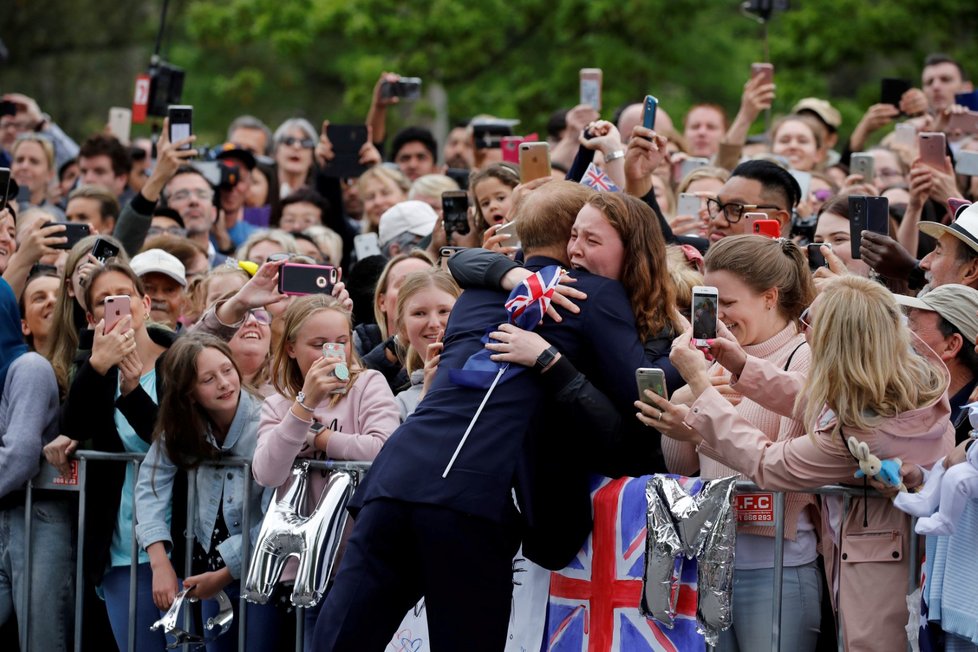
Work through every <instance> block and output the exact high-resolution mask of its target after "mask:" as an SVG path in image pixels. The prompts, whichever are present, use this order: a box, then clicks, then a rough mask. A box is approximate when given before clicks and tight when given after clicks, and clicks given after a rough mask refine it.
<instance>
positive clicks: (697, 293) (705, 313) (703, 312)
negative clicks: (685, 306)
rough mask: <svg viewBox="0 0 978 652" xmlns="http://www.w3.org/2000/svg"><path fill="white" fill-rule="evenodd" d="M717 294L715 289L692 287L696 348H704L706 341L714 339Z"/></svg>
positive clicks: (692, 320) (715, 334)
mask: <svg viewBox="0 0 978 652" xmlns="http://www.w3.org/2000/svg"><path fill="white" fill-rule="evenodd" d="M717 297H718V294H717V289H716V288H715V287H710V286H708V285H696V286H694V287H693V306H692V315H691V317H692V319H691V320H690V321H691V322H692V323H693V340H695V341H694V344H696V346H706V340H713V339H716V336H717V311H718V305H719V300H718V298H717Z"/></svg>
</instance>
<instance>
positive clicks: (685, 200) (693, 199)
mask: <svg viewBox="0 0 978 652" xmlns="http://www.w3.org/2000/svg"><path fill="white" fill-rule="evenodd" d="M702 205H703V202H702V201H700V198H699V197H697V196H696V195H694V194H693V193H690V192H681V193H679V201H678V202H677V204H676V215H692V216H694V217H696V216H698V215H699V214H700V206H702Z"/></svg>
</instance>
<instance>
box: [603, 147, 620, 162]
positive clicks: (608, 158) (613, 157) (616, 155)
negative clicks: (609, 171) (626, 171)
mask: <svg viewBox="0 0 978 652" xmlns="http://www.w3.org/2000/svg"><path fill="white" fill-rule="evenodd" d="M624 157H625V150H623V149H616V150H615V151H613V152H608V153H607V154H605V155H604V162H605V163H611V162H612V161H617V160H618V159H620V158H624Z"/></svg>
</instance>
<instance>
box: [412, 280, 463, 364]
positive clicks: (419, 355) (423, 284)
mask: <svg viewBox="0 0 978 652" xmlns="http://www.w3.org/2000/svg"><path fill="white" fill-rule="evenodd" d="M428 288H435V289H437V290H441V291H442V292H445V293H446V294H450V295H452V297H454V298H455V299H458V297H459V295H460V294H462V289H461V288H460V287H459V286H458V283H456V282H455V279H454V278H452V275H451V274H449V273H448V272H445V271H442V270H440V269H435V268H432V269H426V270H424V271H422V272H411V273H410V274H408V275H407V276H405V277H404V285H402V286H401V289H400V290H399V291H398V293H397V323H398V326H399V328H400V330H401V333H400V335H403V336H404V348H403V355H401V356H400V357H401V362H402V364H403V365H404V368H405V369H407V372H408V374H411V372H413V371H414V370H416V369H421V368H422V367H424V352H423V351H415V350H414V347H413V346H411V343H410V342H409V341H408V340H407V334H406V333H404V312H405V311H406V310H407V302H408V301H410V299H411V298H412V297H413V296H414V295H415V294H417V293H418V292H422V291H424V290H427V289H428Z"/></svg>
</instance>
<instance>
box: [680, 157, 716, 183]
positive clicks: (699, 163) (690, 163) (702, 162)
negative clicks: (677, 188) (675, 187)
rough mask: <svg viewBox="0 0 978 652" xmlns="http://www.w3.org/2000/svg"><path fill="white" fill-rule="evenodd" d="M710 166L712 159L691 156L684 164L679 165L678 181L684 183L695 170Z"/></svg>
mask: <svg viewBox="0 0 978 652" xmlns="http://www.w3.org/2000/svg"><path fill="white" fill-rule="evenodd" d="M709 164H710V159H708V158H703V157H702V156H690V157H689V158H686V159H684V160H683V162H682V163H680V164H679V176H678V177H677V178H676V181H682V180H683V179H685V178H686V177H687V176H688V175H689V173H690V172H692V171H693V170H698V169H699V168H705V167H706V166H708V165H709Z"/></svg>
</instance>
